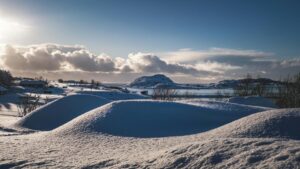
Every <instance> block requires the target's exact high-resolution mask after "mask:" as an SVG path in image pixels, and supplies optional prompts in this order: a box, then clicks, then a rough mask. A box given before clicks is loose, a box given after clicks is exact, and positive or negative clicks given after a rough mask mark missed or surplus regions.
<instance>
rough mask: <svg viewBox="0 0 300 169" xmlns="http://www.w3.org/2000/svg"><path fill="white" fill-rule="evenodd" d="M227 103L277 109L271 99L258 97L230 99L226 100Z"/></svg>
mask: <svg viewBox="0 0 300 169" xmlns="http://www.w3.org/2000/svg"><path fill="white" fill-rule="evenodd" d="M228 102H229V103H238V104H245V105H253V106H262V107H272V108H277V106H276V104H275V103H274V102H273V101H272V100H271V99H268V98H264V97H259V96H247V97H231V98H229V99H228Z"/></svg>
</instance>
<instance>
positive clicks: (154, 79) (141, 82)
mask: <svg viewBox="0 0 300 169" xmlns="http://www.w3.org/2000/svg"><path fill="white" fill-rule="evenodd" d="M158 84H164V85H174V84H175V83H174V82H173V81H172V80H171V79H170V78H168V77H167V76H165V75H162V74H157V75H153V76H142V77H139V78H137V79H135V80H134V81H133V82H131V83H130V84H129V86H130V87H135V88H153V87H154V86H156V85H158Z"/></svg>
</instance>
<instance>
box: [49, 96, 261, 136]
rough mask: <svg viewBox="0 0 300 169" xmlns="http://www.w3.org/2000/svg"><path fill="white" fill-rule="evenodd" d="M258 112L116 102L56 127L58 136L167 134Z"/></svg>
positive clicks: (204, 127)
mask: <svg viewBox="0 0 300 169" xmlns="http://www.w3.org/2000/svg"><path fill="white" fill-rule="evenodd" d="M257 111H259V109H252V110H251V109H249V110H247V111H246V112H243V111H241V112H234V113H232V112H229V111H223V110H218V109H214V108H208V107H201V106H195V105H190V104H183V103H177V102H163V101H150V100H130V101H128V100H127V101H115V102H112V103H110V104H107V105H104V106H102V107H100V108H97V109H94V110H92V111H90V112H88V113H86V114H84V115H82V116H80V117H78V118H76V119H74V120H72V121H71V122H69V123H67V124H65V125H63V126H61V127H59V128H58V129H56V130H54V133H55V135H57V134H58V135H61V136H64V135H77V134H91V133H102V134H109V135H115V136H125V137H141V138H149V137H167V136H181V135H188V134H195V133H200V132H204V131H207V130H210V129H213V128H216V127H219V126H221V125H224V124H226V123H229V122H231V121H233V120H236V119H239V118H241V117H244V116H246V115H249V114H252V113H255V112H257Z"/></svg>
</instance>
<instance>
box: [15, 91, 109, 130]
mask: <svg viewBox="0 0 300 169" xmlns="http://www.w3.org/2000/svg"><path fill="white" fill-rule="evenodd" d="M108 102H109V100H107V99H105V98H101V97H99V96H93V95H80V94H77V95H70V96H66V97H63V98H61V99H58V100H56V101H53V102H51V103H49V104H46V105H44V106H42V107H40V108H38V109H36V110H35V111H33V112H32V113H30V114H28V115H27V116H25V117H24V118H22V119H21V120H20V121H18V122H17V123H16V124H15V126H16V127H22V128H29V129H33V130H52V129H54V128H56V127H58V126H60V125H62V124H64V123H66V122H68V121H70V120H72V119H73V118H75V117H77V116H79V115H81V114H83V113H85V112H87V111H89V110H91V109H94V108H96V107H99V106H101V105H104V104H106V103H108Z"/></svg>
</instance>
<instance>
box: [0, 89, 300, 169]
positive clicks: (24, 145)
mask: <svg viewBox="0 0 300 169" xmlns="http://www.w3.org/2000/svg"><path fill="white" fill-rule="evenodd" d="M63 90H64V92H63V93H64V94H58V93H57V94H58V95H60V96H61V97H62V98H61V99H58V100H56V101H53V102H50V103H48V104H46V105H44V106H42V107H40V108H39V109H37V110H36V111H34V112H33V113H31V114H29V115H28V116H26V117H24V118H22V119H19V117H13V116H7V115H5V116H3V115H0V150H1V151H0V168H20V167H24V168H41V167H43V168H299V166H300V134H299V131H300V109H273V108H270V107H272V106H269V105H268V104H259V105H257V104H250V105H247V104H246V103H245V102H241V101H240V102H234V103H231V102H217V101H203V100H199V99H198V100H197V99H193V100H179V101H152V100H150V99H147V98H145V97H143V96H140V95H135V94H128V93H122V92H119V91H115V90H109V91H106V90H87V89H86V90H82V89H80V88H76V87H72V89H71V88H64V89H63ZM64 95H67V96H64ZM1 97H2V96H1ZM238 101H239V100H238ZM242 103H244V104H242ZM257 103H258V102H257ZM259 103H262V102H260V101H259ZM264 103H267V102H264ZM26 128H29V129H35V131H29V132H28V130H26ZM39 130H40V131H39Z"/></svg>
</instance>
